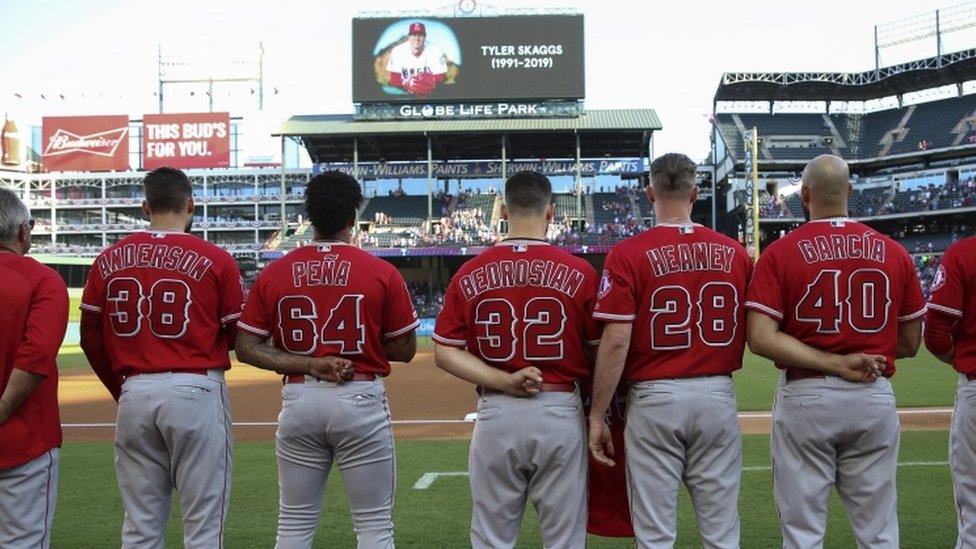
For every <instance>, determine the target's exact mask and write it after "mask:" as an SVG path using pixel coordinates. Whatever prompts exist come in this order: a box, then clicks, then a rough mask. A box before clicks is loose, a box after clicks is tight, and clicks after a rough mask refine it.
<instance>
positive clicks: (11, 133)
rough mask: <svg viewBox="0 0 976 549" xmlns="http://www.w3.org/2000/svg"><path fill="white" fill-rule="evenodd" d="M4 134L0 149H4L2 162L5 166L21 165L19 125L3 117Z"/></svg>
mask: <svg viewBox="0 0 976 549" xmlns="http://www.w3.org/2000/svg"><path fill="white" fill-rule="evenodd" d="M3 118H4V121H3V132H2V134H0V147H2V148H3V158H2V160H0V163H2V164H3V165H4V166H19V165H20V134H19V133H18V132H17V124H14V121H13V120H11V119H10V118H8V117H7V115H6V114H4V115H3Z"/></svg>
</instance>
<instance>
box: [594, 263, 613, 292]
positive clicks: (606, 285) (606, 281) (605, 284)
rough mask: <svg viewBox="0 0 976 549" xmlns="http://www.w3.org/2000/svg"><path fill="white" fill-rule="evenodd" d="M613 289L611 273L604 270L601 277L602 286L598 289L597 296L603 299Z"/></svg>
mask: <svg viewBox="0 0 976 549" xmlns="http://www.w3.org/2000/svg"><path fill="white" fill-rule="evenodd" d="M611 289H613V282H612V281H611V280H610V273H609V272H607V271H606V270H604V271H603V276H601V277H600V287H599V288H598V289H597V291H596V296H597V297H598V298H600V299H603V298H604V297H607V294H609V293H610V290H611Z"/></svg>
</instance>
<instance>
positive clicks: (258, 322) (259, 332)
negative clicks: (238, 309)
mask: <svg viewBox="0 0 976 549" xmlns="http://www.w3.org/2000/svg"><path fill="white" fill-rule="evenodd" d="M264 279H265V276H264V275H263V273H262V274H261V275H258V279H257V280H256V281H255V282H254V286H253V287H252V288H251V291H250V292H249V293H248V296H247V301H246V302H245V303H244V311H243V312H242V313H241V318H240V320H238V321H237V327H238V328H239V329H241V330H244V331H245V332H247V333H249V334H252V335H256V336H260V337H271V311H269V310H268V307H267V304H266V302H267V299H268V298H267V296H265V293H266V292H267V289H266V288H267V286H266V284H265V282H264Z"/></svg>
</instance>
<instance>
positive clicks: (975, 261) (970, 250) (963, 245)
mask: <svg viewBox="0 0 976 549" xmlns="http://www.w3.org/2000/svg"><path fill="white" fill-rule="evenodd" d="M945 257H946V258H947V259H948V258H950V257H951V258H953V259H955V260H961V259H968V260H969V263H970V264H972V265H974V266H976V236H967V237H966V238H963V239H960V240H957V241H955V242H953V243H952V244H950V245H949V247H948V248H946V253H945Z"/></svg>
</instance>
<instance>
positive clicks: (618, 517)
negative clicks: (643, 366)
mask: <svg viewBox="0 0 976 549" xmlns="http://www.w3.org/2000/svg"><path fill="white" fill-rule="evenodd" d="M592 390H593V388H592V387H591V383H587V384H585V385H584V387H583V391H582V392H583V395H584V397H583V408H584V411H585V413H586V415H587V416H589V415H590V406H591V404H592V401H591V395H592ZM629 392H630V387H629V386H628V385H627V384H626V383H621V384H620V386H619V387H617V390H616V392H614V395H613V400H611V401H610V408H609V409H608V410H607V424H608V425H609V427H610V439H611V441H612V442H613V451H614V455H613V461H614V462H615V465H614V466H613V467H607V466H606V465H602V464H600V463H597V461H596V460H595V459H593V454H589V457H588V459H589V474H588V476H587V479H586V486H587V493H588V494H589V497H588V498H587V500H586V507H587V510H588V511H589V512H588V514H587V518H586V531H587V533H590V534H593V535H595V536H604V537H608V538H632V537H634V525H633V523H632V522H631V521H630V498H629V496H628V494H627V452H626V449H625V448H624V446H625V444H624V430H625V428H626V426H627V425H626V424H627V397H628V394H629Z"/></svg>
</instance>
